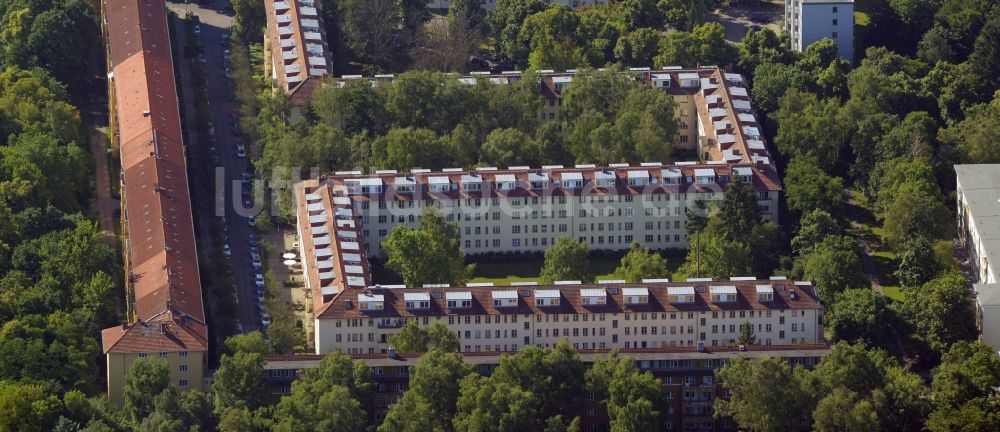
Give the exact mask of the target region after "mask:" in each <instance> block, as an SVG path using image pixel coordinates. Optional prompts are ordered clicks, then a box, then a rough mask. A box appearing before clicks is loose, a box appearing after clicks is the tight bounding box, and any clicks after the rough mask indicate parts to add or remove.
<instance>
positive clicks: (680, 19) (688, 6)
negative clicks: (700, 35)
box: [657, 0, 722, 31]
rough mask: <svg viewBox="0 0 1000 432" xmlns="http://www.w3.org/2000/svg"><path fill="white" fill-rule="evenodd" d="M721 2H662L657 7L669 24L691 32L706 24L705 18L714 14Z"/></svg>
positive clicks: (685, 0) (714, 0)
mask: <svg viewBox="0 0 1000 432" xmlns="http://www.w3.org/2000/svg"><path fill="white" fill-rule="evenodd" d="M721 5H722V2H721V1H719V0H660V1H659V3H657V7H659V9H660V10H661V11H662V12H663V14H664V15H665V16H666V19H667V23H668V24H670V26H671V27H672V28H675V29H677V30H684V31H691V30H693V29H694V28H695V27H696V26H699V25H701V24H704V23H705V16H706V15H708V14H710V13H712V12H714V11H715V10H716V9H718V8H719V6H721Z"/></svg>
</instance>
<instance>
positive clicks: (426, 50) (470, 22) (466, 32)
mask: <svg viewBox="0 0 1000 432" xmlns="http://www.w3.org/2000/svg"><path fill="white" fill-rule="evenodd" d="M476 3H482V1H481V0H471V1H470V0H466V1H464V2H453V3H452V4H451V8H450V9H449V11H448V19H447V21H445V20H433V21H431V22H429V23H427V24H426V25H424V26H423V27H421V29H420V31H419V32H418V33H417V38H416V43H415V46H414V47H413V51H412V53H411V56H412V57H413V67H415V68H418V69H430V70H439V71H443V72H463V71H465V70H466V66H467V64H468V62H469V59H470V58H471V57H472V56H474V55H475V54H476V52H477V51H478V50H479V44H480V43H481V42H482V40H483V28H482V25H483V19H484V17H485V11H484V10H483V8H482V7H481V5H478V4H476Z"/></svg>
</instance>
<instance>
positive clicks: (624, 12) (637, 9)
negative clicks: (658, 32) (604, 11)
mask: <svg viewBox="0 0 1000 432" xmlns="http://www.w3.org/2000/svg"><path fill="white" fill-rule="evenodd" d="M616 6H617V7H616V8H615V10H614V11H613V12H612V13H613V16H612V19H614V20H615V21H617V22H619V23H621V24H622V25H623V26H624V28H625V30H626V31H635V30H637V29H640V28H643V27H653V28H660V27H663V13H662V12H661V11H660V9H659V8H657V5H656V0H621V1H619V2H618V4H617V5H616Z"/></svg>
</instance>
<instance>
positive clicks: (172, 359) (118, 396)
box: [107, 351, 206, 407]
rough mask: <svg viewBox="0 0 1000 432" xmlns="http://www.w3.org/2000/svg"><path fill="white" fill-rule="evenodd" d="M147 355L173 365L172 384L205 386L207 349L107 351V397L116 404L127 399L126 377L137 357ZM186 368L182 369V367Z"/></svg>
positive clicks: (185, 387)
mask: <svg viewBox="0 0 1000 432" xmlns="http://www.w3.org/2000/svg"><path fill="white" fill-rule="evenodd" d="M146 359H150V360H151V359H163V360H166V362H167V365H168V366H169V367H170V384H172V385H174V386H176V387H177V388H178V389H179V390H182V391H183V390H201V391H204V390H206V389H205V386H204V382H203V377H204V374H205V353H203V352H198V351H181V352H162V353H159V352H149V353H115V352H111V353H108V354H107V360H108V400H109V401H110V402H111V404H112V405H114V406H119V407H120V406H122V404H123V403H124V402H125V398H124V388H125V378H126V377H127V376H128V374H129V371H130V370H131V369H132V365H133V364H135V362H136V361H139V360H146ZM182 369H183V370H182Z"/></svg>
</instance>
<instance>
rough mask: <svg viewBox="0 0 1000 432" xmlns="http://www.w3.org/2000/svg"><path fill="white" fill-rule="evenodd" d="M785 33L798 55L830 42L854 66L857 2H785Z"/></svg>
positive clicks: (841, 0)
mask: <svg viewBox="0 0 1000 432" xmlns="http://www.w3.org/2000/svg"><path fill="white" fill-rule="evenodd" d="M785 31H787V32H788V35H789V42H790V43H791V48H792V49H793V50H795V51H800V52H801V51H805V49H806V47H808V46H809V45H811V44H812V43H813V42H817V41H819V40H821V39H823V38H828V39H831V40H833V41H834V42H835V43H836V44H837V48H838V52H839V54H840V57H842V58H844V59H845V60H847V61H849V62H852V63H853V62H854V0H785Z"/></svg>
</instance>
